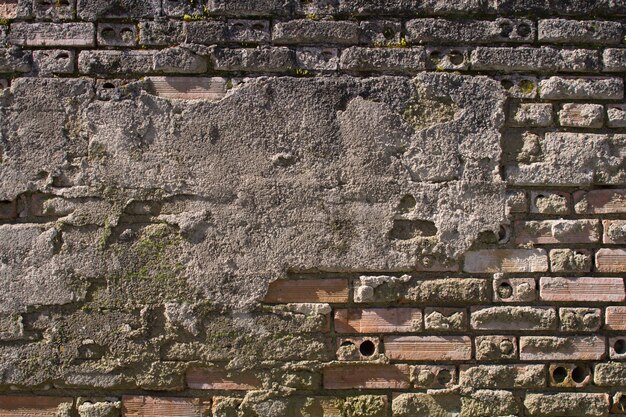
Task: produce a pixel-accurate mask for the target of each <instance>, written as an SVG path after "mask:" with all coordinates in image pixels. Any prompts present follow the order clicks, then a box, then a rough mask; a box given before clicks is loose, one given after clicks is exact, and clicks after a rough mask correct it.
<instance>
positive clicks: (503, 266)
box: [463, 249, 548, 273]
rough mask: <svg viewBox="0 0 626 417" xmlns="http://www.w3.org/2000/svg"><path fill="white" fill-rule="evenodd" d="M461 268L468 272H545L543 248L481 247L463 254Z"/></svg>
mask: <svg viewBox="0 0 626 417" xmlns="http://www.w3.org/2000/svg"><path fill="white" fill-rule="evenodd" d="M463 270H464V271H465V272H470V273H482V272H484V273H493V272H546V271H547V270H548V255H547V254H546V251H545V250H543V249H483V250H478V251H473V252H467V253H466V254H465V263H464V265H463Z"/></svg>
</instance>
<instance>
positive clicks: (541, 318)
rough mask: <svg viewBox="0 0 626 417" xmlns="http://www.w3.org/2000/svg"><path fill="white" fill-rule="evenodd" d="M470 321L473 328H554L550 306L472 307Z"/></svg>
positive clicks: (553, 311)
mask: <svg viewBox="0 0 626 417" xmlns="http://www.w3.org/2000/svg"><path fill="white" fill-rule="evenodd" d="M470 323H471V326H472V329H475V330H556V310H555V309H554V308H552V307H534V306H492V307H473V308H472V311H471V318H470Z"/></svg>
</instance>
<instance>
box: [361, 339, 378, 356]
mask: <svg viewBox="0 0 626 417" xmlns="http://www.w3.org/2000/svg"><path fill="white" fill-rule="evenodd" d="M359 352H361V355H363V356H372V355H373V354H374V352H376V345H375V344H374V342H372V341H371V340H364V341H363V342H362V343H361V345H360V346H359Z"/></svg>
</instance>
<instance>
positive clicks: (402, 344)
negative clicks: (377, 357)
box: [383, 336, 472, 361]
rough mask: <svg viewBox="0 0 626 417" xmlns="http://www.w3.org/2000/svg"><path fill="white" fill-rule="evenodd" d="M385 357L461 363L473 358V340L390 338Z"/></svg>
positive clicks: (428, 337)
mask: <svg viewBox="0 0 626 417" xmlns="http://www.w3.org/2000/svg"><path fill="white" fill-rule="evenodd" d="M383 340H384V342H383V343H384V345H385V355H386V356H387V357H388V358H389V359H391V360H410V361H443V360H449V361H460V360H469V359H471V358H472V339H471V338H469V337H466V336H388V337H385V338H384V339H383Z"/></svg>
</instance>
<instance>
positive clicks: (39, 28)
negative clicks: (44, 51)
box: [9, 22, 96, 47]
mask: <svg viewBox="0 0 626 417" xmlns="http://www.w3.org/2000/svg"><path fill="white" fill-rule="evenodd" d="M95 33H96V29H95V26H94V24H93V23H47V22H46V23H13V24H11V32H10V34H9V42H10V43H12V44H13V45H21V46H73V47H81V46H82V47H90V46H95V43H96V42H95Z"/></svg>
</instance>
